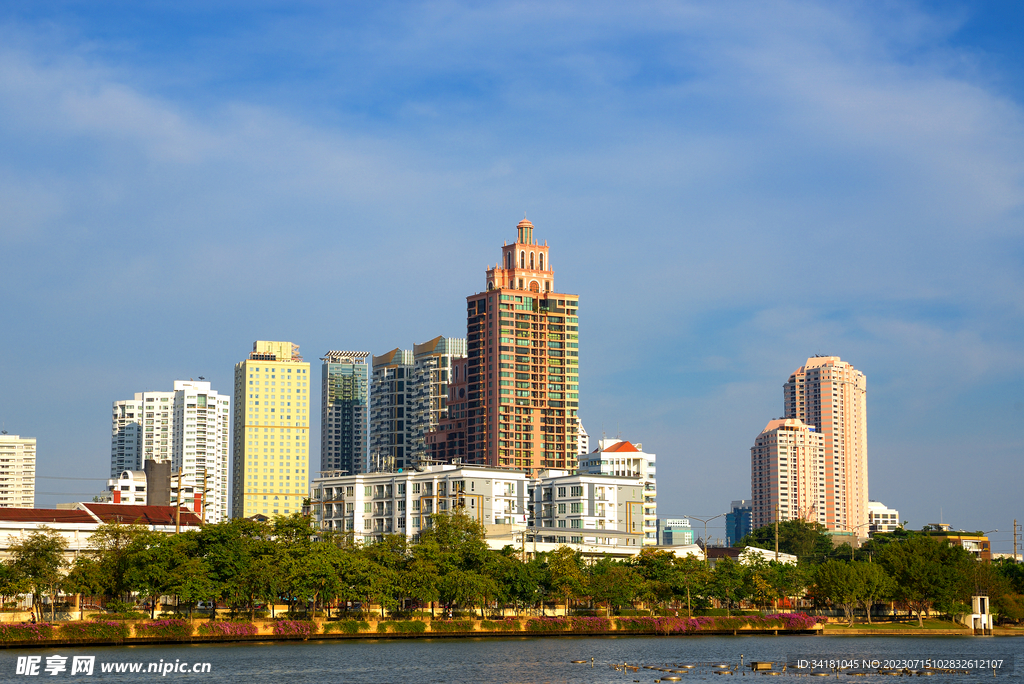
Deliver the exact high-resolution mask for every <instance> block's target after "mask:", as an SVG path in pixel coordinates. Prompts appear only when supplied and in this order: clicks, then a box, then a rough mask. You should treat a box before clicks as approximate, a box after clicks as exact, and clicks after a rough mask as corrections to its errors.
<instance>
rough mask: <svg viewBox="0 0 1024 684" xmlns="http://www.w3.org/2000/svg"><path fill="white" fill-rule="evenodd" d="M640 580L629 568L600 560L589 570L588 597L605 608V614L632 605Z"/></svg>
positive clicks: (617, 563)
mask: <svg viewBox="0 0 1024 684" xmlns="http://www.w3.org/2000/svg"><path fill="white" fill-rule="evenodd" d="M639 581H640V579H639V577H638V576H637V573H636V570H635V569H634V568H633V567H632V566H631V565H627V564H625V563H621V562H619V561H613V560H611V559H609V558H602V559H601V560H599V561H597V562H596V563H594V565H592V566H591V568H590V579H589V580H588V585H589V588H590V597H591V598H592V599H593V600H594V602H595V603H597V604H599V605H601V604H603V605H604V606H605V614H609V613H611V611H612V610H615V611H618V610H619V609H621V608H622V606H626V605H632V603H633V601H634V600H635V599H636V592H637V585H638V583H639Z"/></svg>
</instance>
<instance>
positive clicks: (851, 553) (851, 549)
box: [850, 522, 871, 561]
mask: <svg viewBox="0 0 1024 684" xmlns="http://www.w3.org/2000/svg"><path fill="white" fill-rule="evenodd" d="M870 524H871V523H870V522H866V523H862V524H860V525H857V526H856V527H852V528H850V531H851V532H853V533H854V535H853V538H854V539H856V538H857V534H856V532H857V530H859V529H860V528H862V527H864V525H870ZM850 560H851V561H852V560H853V541H851V542H850Z"/></svg>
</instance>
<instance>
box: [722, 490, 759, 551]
mask: <svg viewBox="0 0 1024 684" xmlns="http://www.w3.org/2000/svg"><path fill="white" fill-rule="evenodd" d="M753 521H754V507H753V504H752V503H751V502H750V500H749V499H740V500H738V501H733V502H732V504H731V506H730V510H729V512H728V513H726V515H725V545H726V546H732V545H733V544H735V543H736V542H738V541H739V540H740V539H743V538H744V537H746V536H747V535H748V534H750V533H751V532H752V531H753Z"/></svg>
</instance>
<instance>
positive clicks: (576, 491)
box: [572, 487, 583, 496]
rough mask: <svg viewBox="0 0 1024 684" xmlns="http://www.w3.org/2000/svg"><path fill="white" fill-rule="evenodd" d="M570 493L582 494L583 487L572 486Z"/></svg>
mask: <svg viewBox="0 0 1024 684" xmlns="http://www.w3.org/2000/svg"><path fill="white" fill-rule="evenodd" d="M572 495H573V496H583V487H573V488H572Z"/></svg>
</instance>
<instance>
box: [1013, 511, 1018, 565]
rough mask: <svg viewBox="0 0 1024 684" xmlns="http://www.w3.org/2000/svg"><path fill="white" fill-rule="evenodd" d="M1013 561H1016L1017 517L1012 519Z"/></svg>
mask: <svg viewBox="0 0 1024 684" xmlns="http://www.w3.org/2000/svg"><path fill="white" fill-rule="evenodd" d="M1013 562H1014V563H1016V562H1017V519H1016V518H1014V519H1013Z"/></svg>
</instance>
